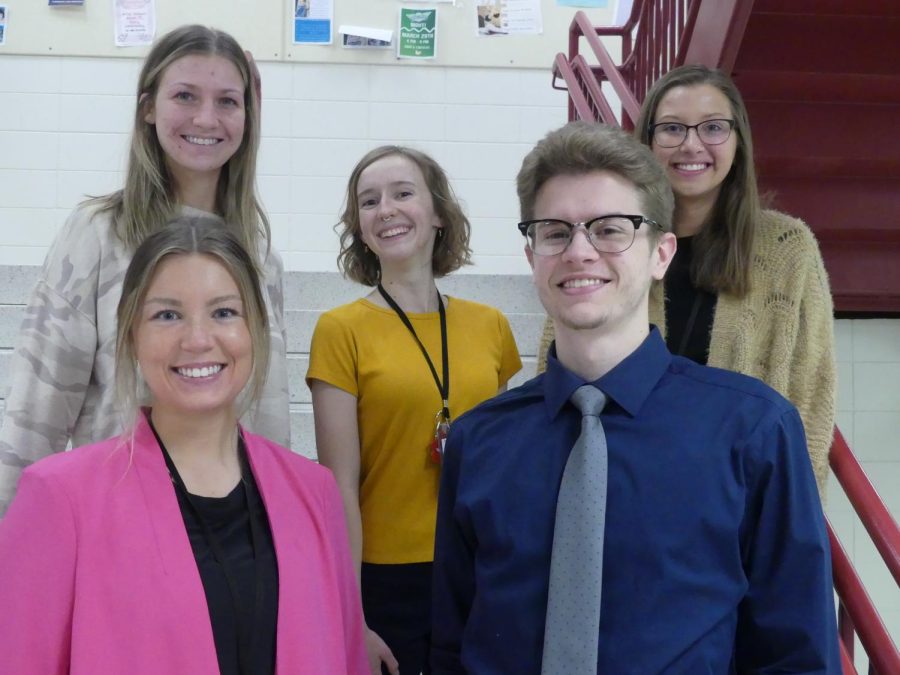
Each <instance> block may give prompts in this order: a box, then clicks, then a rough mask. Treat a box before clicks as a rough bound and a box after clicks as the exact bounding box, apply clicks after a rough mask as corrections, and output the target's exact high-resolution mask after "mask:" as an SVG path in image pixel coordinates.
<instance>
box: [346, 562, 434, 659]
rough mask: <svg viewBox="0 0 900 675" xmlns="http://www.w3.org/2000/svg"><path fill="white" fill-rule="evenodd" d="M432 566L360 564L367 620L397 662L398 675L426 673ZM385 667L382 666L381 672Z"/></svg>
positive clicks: (416, 564) (429, 629)
mask: <svg viewBox="0 0 900 675" xmlns="http://www.w3.org/2000/svg"><path fill="white" fill-rule="evenodd" d="M431 566H432V564H431V563H430V562H429V563H410V564H406V565H373V564H370V563H363V564H362V602H363V612H364V613H365V615H366V624H368V626H369V628H371V629H372V630H374V631H375V632H376V633H378V635H380V636H381V639H382V640H384V641H385V643H387V646H388V647H390V649H391V651H392V652H393V653H394V657H395V658H396V659H397V661H399V662H400V675H419V673H424V674H425V675H428V674H429V673H430V672H431V668H430V667H429V665H428V651H429V649H430V648H431ZM387 672H388V671H387V670H386V669H385V668H384V667H382V673H385V674H386V673H387Z"/></svg>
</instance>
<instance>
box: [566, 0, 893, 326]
mask: <svg viewBox="0 0 900 675" xmlns="http://www.w3.org/2000/svg"><path fill="white" fill-rule="evenodd" d="M635 29H637V30H636V32H635V35H634V36H633V31H635ZM598 36H615V37H618V38H619V39H620V40H621V44H622V57H621V59H620V60H619V61H618V63H615V62H614V61H613V59H612V58H611V57H610V56H609V54H608V53H607V51H606V49H605V48H604V47H603V46H602V44H601V43H600V40H599V39H598ZM583 43H586V45H587V46H588V47H590V49H589V50H585V51H586V53H587V54H589V55H590V60H588V59H587V58H585V56H584V54H583V53H582V52H581V51H580V50H581V47H582V45H583ZM683 63H702V64H705V65H708V66H712V67H718V68H721V69H722V70H725V71H726V72H730V73H731V74H732V76H733V78H734V80H735V82H736V83H737V85H738V88H739V89H740V90H741V93H742V94H743V96H744V99H745V101H746V104H747V108H748V110H749V113H750V120H751V123H752V126H753V136H754V145H755V146H756V166H757V171H758V174H759V183H760V187H761V189H762V190H763V192H764V193H768V195H769V196H770V197H771V198H772V205H773V206H774V207H775V208H778V209H780V210H783V211H786V212H787V213H790V214H792V215H795V216H798V217H800V218H802V219H803V220H805V221H806V222H807V223H808V224H809V225H810V227H811V228H812V229H813V231H814V232H815V233H816V237H817V238H818V240H819V244H820V247H821V249H822V255H823V257H824V259H825V266H826V267H827V269H828V272H829V276H830V280H831V288H832V293H833V295H834V300H835V308H836V310H837V311H838V312H842V313H853V314H858V313H877V314H885V313H888V314H892V315H896V314H900V1H898V0H791V1H790V2H785V1H784V0H755V1H754V0H635V3H634V5H633V9H632V13H631V16H630V18H629V20H628V22H626V24H625V25H624V26H616V27H594V26H592V25H590V22H589V21H588V19H587V17H586V16H584V15H583V14H582V15H581V16H580V17H579V16H576V19H575V21H573V24H572V28H571V30H570V34H569V54H568V56H564V55H560V56H559V57H557V60H556V63H555V64H554V76H555V78H562V79H563V80H565V87H563V88H567V89H568V90H569V92H570V94H571V102H570V107H569V116H570V119H575V118H576V117H577V118H583V119H600V120H602V121H604V122H608V123H615V122H616V118H618V117H619V116H618V115H616V114H615V113H614V111H613V109H612V108H611V107H610V106H609V104H608V103H607V102H606V99H605V97H603V96H602V94H600V87H599V83H600V82H609V83H610V84H611V85H612V87H613V89H614V90H615V92H616V94H617V95H618V97H619V99H620V100H621V101H622V114H621V123H622V125H623V126H624V127H626V128H631V127H632V126H633V121H634V119H636V117H637V111H638V109H639V101H641V100H643V97H644V95H645V94H646V91H647V89H648V88H649V86H650V85H651V84H652V83H653V82H654V81H655V80H656V79H657V78H658V77H659V76H660V75H661V74H663V73H665V72H667V71H668V70H669V69H670V68H671V67H673V66H676V65H681V64H683ZM555 81H556V79H555Z"/></svg>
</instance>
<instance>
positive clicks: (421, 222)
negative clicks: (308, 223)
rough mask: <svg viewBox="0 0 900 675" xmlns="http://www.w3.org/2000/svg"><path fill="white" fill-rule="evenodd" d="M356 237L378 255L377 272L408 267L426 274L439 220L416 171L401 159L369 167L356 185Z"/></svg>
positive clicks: (386, 159) (385, 159)
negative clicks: (378, 270) (357, 228)
mask: <svg viewBox="0 0 900 675" xmlns="http://www.w3.org/2000/svg"><path fill="white" fill-rule="evenodd" d="M356 194H357V201H358V204H359V229H360V237H361V238H362V240H363V242H364V243H365V244H366V246H368V247H369V248H370V249H371V250H372V253H374V254H375V255H376V256H378V259H379V262H380V263H381V270H382V273H383V274H384V273H390V272H391V271H392V270H394V269H400V268H402V267H410V266H415V267H418V266H427V267H428V269H431V258H432V255H433V252H434V240H435V237H436V235H437V231H438V229H440V228H441V226H442V225H441V221H440V219H439V218H438V217H437V214H436V213H435V211H434V200H433V199H432V196H431V191H430V190H429V189H428V186H427V185H426V184H425V178H424V176H423V175H422V171H421V169H419V167H418V165H417V164H416V163H415V162H413V161H412V160H411V159H409V158H407V157H404V156H403V155H388V156H387V157H383V158H381V159H379V160H377V161H375V162H373V163H372V164H370V165H369V166H367V167H366V168H365V169H364V170H363V171H362V173H361V174H360V176H359V182H358V184H357V191H356Z"/></svg>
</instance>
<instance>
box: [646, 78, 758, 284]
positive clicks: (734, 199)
mask: <svg viewBox="0 0 900 675" xmlns="http://www.w3.org/2000/svg"><path fill="white" fill-rule="evenodd" d="M703 84H708V85H710V86H711V87H714V88H716V89H718V90H719V91H720V92H722V94H723V95H724V96H725V98H726V99H727V100H728V104H729V105H730V106H731V114H732V117H733V118H734V132H735V133H736V134H737V147H736V152H735V156H734V164H732V166H731V171H729V172H728V175H727V176H726V177H725V180H724V181H723V183H722V189H721V190H720V191H719V197H718V199H717V200H716V203H715V206H713V209H712V211H711V212H710V214H709V218H708V220H707V222H706V223H704V226H703V228H702V229H701V230H700V232H698V233H697V235H696V236H695V237H694V254H693V257H692V262H691V280H692V281H693V283H694V285H696V286H698V287H699V288H704V289H706V290H708V291H712V292H716V293H718V292H727V293H733V294H735V295H737V296H738V297H741V296H743V295H745V294H746V293H747V291H749V290H750V268H751V265H752V262H753V240H754V236H755V233H756V223H757V222H759V214H760V210H761V209H762V206H761V204H760V198H759V188H758V187H757V185H756V169H755V167H754V164H753V137H752V136H751V134H750V119H749V117H748V115H747V107H746V106H745V105H744V99H743V98H742V97H741V93H740V92H739V91H738V89H737V87H736V86H735V85H734V82H732V81H731V78H729V77H728V76H727V75H726V74H725V73H723V72H721V71H719V70H714V69H712V68H707V67H706V66H680V67H679V68H674V69H672V70H670V71H669V72H668V73H666V74H665V75H663V76H662V77H661V78H659V79H658V80H657V81H656V83H655V84H654V85H653V86H652V87H651V88H650V91H649V92H648V93H647V98H646V99H644V105H643V107H642V108H641V114H640V117H639V118H638V121H637V125H636V126H635V134H636V135H637V137H638V138H639V139H640V141H641V142H642V143H644V144H645V145H647V146H648V147H652V145H653V139H652V137H651V134H650V127H651V125H652V124H653V123H654V122H655V121H656V110H657V108H659V104H660V101H662V99H663V97H664V96H665V95H666V94H667V93H668V92H669V91H670V90H672V89H674V88H675V87H696V86H699V85H703Z"/></svg>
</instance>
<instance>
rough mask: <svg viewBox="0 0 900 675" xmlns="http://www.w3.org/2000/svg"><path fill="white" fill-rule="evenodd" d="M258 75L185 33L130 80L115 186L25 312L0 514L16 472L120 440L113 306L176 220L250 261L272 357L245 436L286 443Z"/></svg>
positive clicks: (238, 55) (166, 39) (53, 257)
mask: <svg viewBox="0 0 900 675" xmlns="http://www.w3.org/2000/svg"><path fill="white" fill-rule="evenodd" d="M254 77H255V67H254V65H253V63H252V61H250V60H249V59H248V57H247V55H246V54H245V53H244V52H243V50H241V48H240V46H239V45H238V43H237V42H236V41H235V40H234V38H232V37H231V36H230V35H228V34H227V33H223V32H221V31H217V30H213V29H209V28H206V27H203V26H183V27H181V28H177V29H175V30H173V31H172V32H170V33H168V34H167V35H165V36H163V37H162V38H160V40H159V41H158V42H157V43H156V44H155V45H154V47H153V49H152V50H151V51H150V54H149V55H148V56H147V59H146V61H145V63H144V66H143V68H142V70H141V74H140V79H139V82H138V89H137V97H136V104H137V105H136V110H135V117H134V130H133V132H132V138H131V147H130V151H129V157H128V168H127V173H126V180H125V186H124V188H123V189H122V190H119V191H117V192H114V193H112V194H110V195H106V196H104V197H98V198H92V199H88V200H87V201H85V202H83V203H82V204H80V205H79V206H78V207H77V208H76V209H75V211H74V212H73V213H72V215H71V216H70V217H69V219H68V220H67V222H66V224H65V225H64V227H63V228H62V230H61V231H60V232H59V234H58V235H57V237H56V240H55V242H54V243H53V245H52V246H51V248H50V252H49V253H48V255H47V259H46V261H45V263H44V267H43V270H42V272H41V275H40V278H39V281H38V283H37V286H36V287H35V289H34V292H33V294H32V296H31V299H30V300H29V303H28V307H27V309H26V311H25V319H24V321H23V324H22V328H21V332H20V335H19V339H18V346H17V349H16V353H15V355H14V357H13V361H12V364H11V368H10V374H9V393H8V397H7V399H6V409H5V414H4V419H3V427H2V430H0V514H2V513H3V512H4V511H5V509H6V507H7V506H8V504H9V502H10V501H11V499H12V495H13V493H14V490H15V484H16V481H17V480H18V477H19V475H20V473H21V472H22V470H23V469H24V468H25V467H26V466H28V465H29V464H32V463H33V462H35V461H36V460H38V459H40V458H42V457H45V456H47V455H49V454H50V453H53V452H60V451H62V450H64V449H65V448H66V446H67V444H68V443H69V442H70V441H71V442H72V444H73V445H76V446H77V445H84V444H86V443H89V442H92V441H98V440H101V439H104V438H109V437H110V436H113V435H115V434H117V433H118V432H120V431H121V430H122V428H123V424H124V423H125V422H126V421H127V419H126V417H127V413H126V411H123V410H120V407H119V405H118V402H117V401H116V397H115V394H114V388H113V382H114V356H115V337H116V314H115V313H116V306H117V304H118V302H119V297H120V294H121V287H122V280H123V277H124V274H125V270H126V268H127V267H128V263H129V261H130V260H131V256H132V253H133V251H134V249H135V248H136V247H137V245H138V244H139V243H140V242H141V241H143V240H144V239H145V238H146V237H147V236H148V235H150V234H151V233H153V232H155V231H158V230H159V229H160V228H162V227H163V226H164V225H165V224H166V223H167V222H168V221H169V220H171V219H173V218H174V217H176V216H179V215H210V214H213V215H215V216H218V217H219V218H220V219H221V222H222V226H223V227H227V228H229V229H232V231H234V232H235V233H236V234H238V236H239V238H240V239H241V241H242V243H243V244H244V246H245V247H246V248H247V250H250V251H257V252H258V261H259V265H260V268H261V269H262V271H263V276H264V280H265V296H266V297H265V300H266V306H267V311H268V314H269V325H270V339H271V353H272V359H271V363H270V366H269V372H268V377H267V379H266V385H265V389H264V391H263V394H262V397H261V399H260V402H259V403H258V405H256V406H255V407H254V408H253V409H252V410H251V411H250V412H249V413H248V414H247V416H246V417H245V419H244V423H245V424H247V426H248V427H249V428H251V429H252V430H253V431H255V432H257V433H259V434H261V435H264V436H266V437H268V438H270V439H272V440H274V441H275V442H277V443H279V444H281V445H285V446H289V444H290V434H289V420H288V393H287V376H286V363H285V359H286V354H285V341H284V321H283V302H282V290H281V276H282V267H281V261H280V259H279V257H278V256H277V254H276V253H275V252H274V251H272V249H271V247H270V231H269V223H268V220H267V218H266V216H265V214H264V212H263V210H262V207H261V205H260V203H259V200H258V198H257V195H256V190H255V180H256V153H257V149H258V147H259V98H258V93H257V92H256V91H255V87H254Z"/></svg>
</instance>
